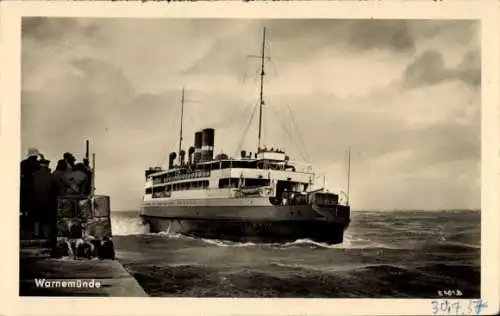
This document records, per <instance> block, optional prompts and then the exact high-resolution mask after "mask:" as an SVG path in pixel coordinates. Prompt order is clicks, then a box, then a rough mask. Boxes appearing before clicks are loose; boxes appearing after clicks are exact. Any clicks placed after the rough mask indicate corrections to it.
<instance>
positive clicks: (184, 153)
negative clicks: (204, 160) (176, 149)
mask: <svg viewBox="0 0 500 316" xmlns="http://www.w3.org/2000/svg"><path fill="white" fill-rule="evenodd" d="M185 157H186V151H185V150H184V149H183V150H181V151H180V153H179V158H180V161H181V166H184V163H185V161H184V159H185Z"/></svg>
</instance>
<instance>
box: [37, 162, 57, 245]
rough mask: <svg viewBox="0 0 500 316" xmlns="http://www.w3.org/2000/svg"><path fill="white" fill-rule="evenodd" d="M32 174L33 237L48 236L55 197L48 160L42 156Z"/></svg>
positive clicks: (53, 212) (53, 214)
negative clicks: (37, 167)
mask: <svg viewBox="0 0 500 316" xmlns="http://www.w3.org/2000/svg"><path fill="white" fill-rule="evenodd" d="M39 164H40V167H39V169H38V170H37V171H36V172H35V173H34V174H33V188H34V190H33V208H32V211H33V218H32V219H33V224H34V225H33V229H34V235H35V237H42V238H49V236H50V235H49V234H50V229H51V227H50V226H51V221H52V219H53V217H54V216H55V211H56V210H55V209H54V206H55V205H54V203H53V199H54V197H55V194H54V190H53V186H52V175H51V173H50V168H49V164H50V161H49V160H47V159H45V158H42V159H41V160H40V161H39Z"/></svg>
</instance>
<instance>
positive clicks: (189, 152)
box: [188, 146, 194, 164]
mask: <svg viewBox="0 0 500 316" xmlns="http://www.w3.org/2000/svg"><path fill="white" fill-rule="evenodd" d="M193 154H194V147H193V146H191V147H189V150H188V163H189V164H192V163H193Z"/></svg>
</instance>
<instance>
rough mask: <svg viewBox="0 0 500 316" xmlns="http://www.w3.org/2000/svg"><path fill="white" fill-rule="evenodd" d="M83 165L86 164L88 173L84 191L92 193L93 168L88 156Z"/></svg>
mask: <svg viewBox="0 0 500 316" xmlns="http://www.w3.org/2000/svg"><path fill="white" fill-rule="evenodd" d="M83 165H84V166H85V174H86V175H87V186H86V188H85V191H84V192H83V193H84V194H90V193H91V191H92V168H91V167H90V162H89V160H88V159H87V158H84V159H83Z"/></svg>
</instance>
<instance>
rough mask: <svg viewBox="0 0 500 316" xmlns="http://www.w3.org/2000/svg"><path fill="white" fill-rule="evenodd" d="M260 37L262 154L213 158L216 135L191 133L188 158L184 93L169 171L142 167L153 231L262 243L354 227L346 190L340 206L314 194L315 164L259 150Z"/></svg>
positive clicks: (335, 239) (330, 238)
mask: <svg viewBox="0 0 500 316" xmlns="http://www.w3.org/2000/svg"><path fill="white" fill-rule="evenodd" d="M263 34H264V35H263V42H262V51H261V55H260V56H259V58H260V59H261V61H262V62H261V69H260V70H261V71H260V97H259V101H260V102H259V103H258V107H259V126H258V146H257V150H256V151H254V152H253V153H252V152H246V151H245V150H242V151H241V152H240V155H239V156H238V157H229V156H228V155H227V154H218V155H215V156H214V146H215V143H216V142H215V130H214V129H213V128H205V129H203V130H200V131H198V132H196V133H195V134H194V140H193V146H191V147H189V148H188V151H187V157H186V151H185V150H184V149H183V148H182V140H183V135H182V124H183V123H182V121H183V113H184V89H183V92H182V98H181V106H182V108H181V123H180V137H179V149H178V152H172V153H170V156H169V164H168V169H167V170H164V169H162V168H161V167H150V168H149V169H147V170H145V188H144V196H143V201H142V205H141V210H140V216H141V218H142V219H143V222H144V223H146V224H147V225H148V226H149V230H150V231H151V232H153V233H154V232H161V231H165V232H169V233H178V234H183V235H188V236H193V237H201V238H208V239H219V240H228V241H238V242H257V243H281V242H292V241H295V240H299V239H310V240H314V241H317V242H323V243H328V244H339V243H342V242H343V236H344V231H345V230H346V229H347V227H348V226H349V223H350V206H349V193H348V192H349V188H348V189H347V197H346V201H345V202H344V203H342V202H341V201H340V198H339V194H336V193H332V192H328V190H327V189H326V188H325V187H322V188H319V189H314V186H315V181H316V180H315V179H316V177H315V173H314V172H313V170H312V168H311V166H310V165H305V164H301V163H298V162H294V161H292V160H290V157H289V156H288V155H287V153H286V152H284V151H283V150H279V149H274V148H271V149H267V148H266V147H265V146H262V106H263V104H264V96H263V83H264V75H265V72H264V70H265V69H264V66H265V60H266V56H265V41H266V29H265V28H264V33H263ZM349 166H350V156H349ZM348 169H350V168H348ZM348 174H349V171H348ZM347 182H348V183H349V176H348V181H347ZM348 187H349V184H348Z"/></svg>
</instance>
